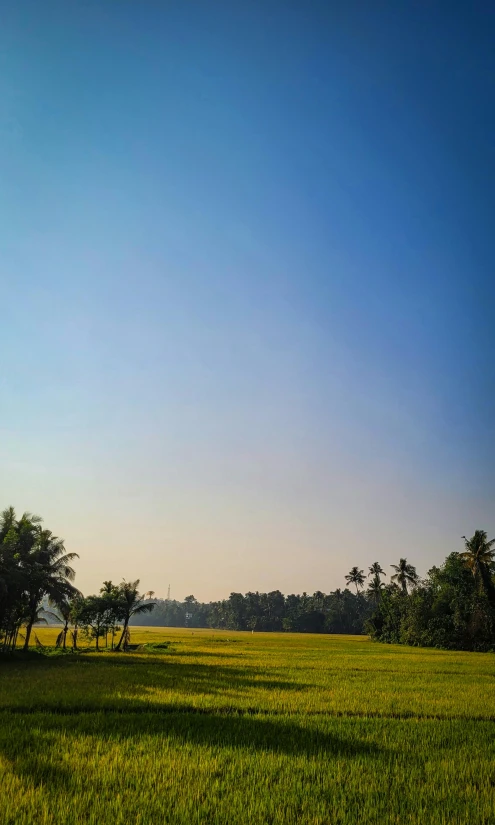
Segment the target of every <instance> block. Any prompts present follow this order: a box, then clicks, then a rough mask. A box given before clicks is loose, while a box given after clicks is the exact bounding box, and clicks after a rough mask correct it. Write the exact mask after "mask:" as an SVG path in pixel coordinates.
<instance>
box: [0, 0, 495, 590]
mask: <svg viewBox="0 0 495 825" xmlns="http://www.w3.org/2000/svg"><path fill="white" fill-rule="evenodd" d="M494 35H495V12H494V10H493V7H490V4H489V3H479V2H478V3H477V2H473V3H453V2H448V3H436V2H433V3H413V2H400V0H399V1H398V2H395V0H394V2H392V0H390V2H376V3H375V2H373V3H372V2H352V0H351V2H335V3H331V2H321V3H320V2H291V1H290V0H285V2H271V0H260V1H259V2H255V0H250V2H236V0H234V2H225V3H223V2H215V0H209V2H205V1H204V0H198V1H197V2H195V1H194V0H188V1H187V2H184V0H168V1H167V2H165V0H141V1H140V2H138V1H137V0H79V2H77V0H75V1H74V2H67V0H44V2H40V0H24V1H23V2H15V0H6V2H3V3H2V4H1V7H0V253H1V254H0V267H1V269H0V280H1V293H0V294H1V310H2V312H1V321H0V347H1V348H0V352H1V355H2V367H1V370H0V499H1V500H0V506H1V507H2V508H3V507H5V506H7V505H9V504H13V505H14V506H15V507H16V508H17V509H18V510H19V511H23V510H31V511H34V512H37V513H40V514H41V515H43V516H44V518H45V522H46V526H47V527H49V528H51V529H52V530H53V531H54V532H55V533H56V534H57V535H61V536H63V537H64V538H65V540H66V546H67V549H69V550H75V551H77V552H79V553H80V561H79V562H78V564H77V570H78V578H77V583H78V585H79V587H81V589H83V590H84V591H85V592H86V593H87V592H94V591H95V590H97V589H98V587H99V586H100V583H101V581H102V580H103V579H108V578H112V579H114V580H116V581H119V580H120V579H121V578H122V577H125V578H126V579H129V578H137V577H140V578H141V582H142V586H143V589H144V590H148V589H153V590H155V591H156V592H157V595H162V596H164V595H166V591H167V586H168V584H169V583H170V584H171V591H172V596H173V597H177V598H183V597H184V596H185V595H187V594H189V593H194V595H195V596H196V597H197V598H199V599H205V600H206V599H211V598H220V597H222V596H228V594H229V593H230V591H232V590H236V591H242V592H245V591H246V590H250V589H251V590H256V589H259V590H270V589H275V588H280V589H281V590H283V591H284V592H302V591H303V590H306V591H309V592H313V591H314V590H316V589H321V590H324V591H326V592H328V591H329V590H330V589H333V588H335V587H339V586H343V584H344V581H343V576H344V574H345V573H346V572H347V571H348V570H349V568H350V566H352V565H354V564H358V565H360V566H361V567H366V566H367V565H369V564H370V563H371V562H373V561H374V560H375V559H378V560H379V561H380V562H381V563H382V565H383V566H385V565H389V564H390V563H392V562H395V561H396V560H397V559H398V557H399V556H404V555H405V556H407V558H408V560H410V561H411V562H412V563H415V564H416V565H417V567H418V570H419V572H420V573H424V572H425V571H426V570H427V569H428V567H429V566H431V565H432V564H434V563H439V562H440V561H441V560H442V559H443V557H444V556H445V555H446V554H447V553H448V552H450V551H451V550H454V549H460V547H461V544H462V542H461V539H460V537H461V535H462V534H463V533H469V534H472V532H474V530H475V529H476V528H484V529H486V530H488V531H489V533H490V534H491V535H490V537H491V536H492V535H494V534H495V506H494V503H495V480H494V479H495V476H494V469H493V468H494V464H495V325H494V315H495V312H494V309H495V278H494V275H495V271H494V270H495V267H494V263H495V255H494V241H493V238H494V226H495V220H494V219H495V209H494V205H495V200H494V193H495V152H494V146H495V143H494V133H495V129H494V127H495V105H494V104H495V91H494V89H495V85H494V84H495V57H494V48H493V43H494Z"/></svg>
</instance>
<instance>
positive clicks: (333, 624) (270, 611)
mask: <svg viewBox="0 0 495 825" xmlns="http://www.w3.org/2000/svg"><path fill="white" fill-rule="evenodd" d="M372 608H373V603H372V602H371V601H370V599H369V597H368V596H367V595H366V594H364V593H362V592H357V593H351V592H350V590H347V589H346V590H335V591H334V592H333V593H329V594H328V595H325V593H321V592H320V591H317V592H316V593H313V595H312V596H310V595H308V594H307V593H303V594H302V595H290V596H284V595H283V593H281V592H280V590H273V591H272V592H270V593H257V592H256V593H246V594H245V595H243V594H242V593H231V594H230V596H229V598H228V599H223V600H222V601H217V602H208V603H204V602H199V601H197V600H196V599H195V598H194V596H187V597H186V599H184V601H183V602H179V601H172V600H160V599H159V600H157V602H156V608H155V610H154V612H153V616H150V617H147V616H139V617H137V616H136V617H135V618H134V619H133V621H132V624H136V625H137V624H139V625H155V626H156V625H159V626H163V627H192V628H194V627H198V628H199V627H211V628H218V629H224V630H254V631H278V632H280V631H291V632H294V633H351V634H360V633H363V632H364V627H365V622H366V620H367V618H369V616H370V615H371V611H372Z"/></svg>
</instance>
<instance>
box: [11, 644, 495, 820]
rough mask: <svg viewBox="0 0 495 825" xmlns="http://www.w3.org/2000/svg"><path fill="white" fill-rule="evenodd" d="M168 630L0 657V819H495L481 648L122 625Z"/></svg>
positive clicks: (492, 663) (489, 664) (489, 683)
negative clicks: (121, 645) (96, 647)
mask: <svg viewBox="0 0 495 825" xmlns="http://www.w3.org/2000/svg"><path fill="white" fill-rule="evenodd" d="M36 633H37V635H38V637H39V639H40V641H41V642H42V643H43V644H47V645H48V644H53V641H54V638H55V635H56V631H55V630H53V629H51V628H47V629H41V630H37V631H36ZM162 640H168V641H169V642H170V647H169V648H168V649H166V650H160V651H153V652H146V651H147V649H146V648H143V650H142V651H138V652H134V653H129V654H112V653H109V652H102V653H99V654H97V653H95V652H90V651H88V652H84V653H81V654H79V655H77V656H73V655H71V654H66V655H56V656H49V657H46V658H45V657H39V658H37V657H35V658H34V659H32V660H29V661H22V660H14V661H12V662H7V663H2V664H0V709H1V712H0V720H1V728H0V731H1V732H0V783H1V788H2V794H1V799H0V823H12V825H14V823H16V825H17V823H26V825H27V823H52V822H53V823H61V824H65V823H80V822H88V823H95V825H96V823H98V825H99V824H100V823H102V825H105V823H120V822H122V823H123V822H126V823H129V822H133V823H134V822H136V823H161V822H167V823H168V822H170V823H181V825H182V823H184V824H185V823H188V825H189V823H219V824H220V823H222V825H223V823H225V824H226V825H227V823H241V822H242V823H244V822H246V823H247V822H253V823H259V825H264V823H270V822H272V823H279V822H280V823H301V822H302V823H315V824H316V823H321V825H324V824H325V825H326V823H342V824H343V825H350V823H353V825H354V823H358V822H359V823H375V822H376V823H379V822H386V823H403V822H404V823H406V822H407V823H418V825H419V823H466V824H467V823H492V822H495V801H494V800H495V768H494V765H495V736H494V734H495V722H494V720H495V660H494V658H493V657H492V656H490V655H486V654H469V653H450V652H444V651H437V650H419V649H412V648H404V647H392V646H390V647H389V646H384V645H378V644H373V643H371V642H369V641H368V640H367V639H364V638H363V637H343V636H342V637H337V636H304V635H289V634H284V635H277V634H256V633H255V634H250V633H244V634H241V633H234V632H219V631H198V630H195V631H194V632H193V631H184V630H168V629H154V628H143V629H139V628H134V629H133V631H132V642H133V643H136V644H142V645H146V644H152V643H153V642H158V641H162Z"/></svg>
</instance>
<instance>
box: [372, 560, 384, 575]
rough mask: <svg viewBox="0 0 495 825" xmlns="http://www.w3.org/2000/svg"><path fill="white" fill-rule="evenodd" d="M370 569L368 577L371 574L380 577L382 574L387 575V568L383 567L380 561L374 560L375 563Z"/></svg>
mask: <svg viewBox="0 0 495 825" xmlns="http://www.w3.org/2000/svg"><path fill="white" fill-rule="evenodd" d="M368 570H369V573H368V577H369V576H378V578H380V576H386V575H387V574H386V573H385V570H384V569H383V568H382V566H381V564H380V562H379V561H374V562H373V564H372V565H371V566H370V567H368Z"/></svg>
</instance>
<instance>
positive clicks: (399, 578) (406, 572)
mask: <svg viewBox="0 0 495 825" xmlns="http://www.w3.org/2000/svg"><path fill="white" fill-rule="evenodd" d="M390 567H393V569H394V570H395V574H394V575H393V576H391V581H393V582H395V583H396V584H398V585H399V587H400V588H401V590H402V592H403V593H405V594H407V587H408V585H409V587H415V586H416V585H417V583H418V581H419V576H418V574H417V572H416V568H415V567H413V565H412V564H408V562H407V559H399V564H391V565H390Z"/></svg>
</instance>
